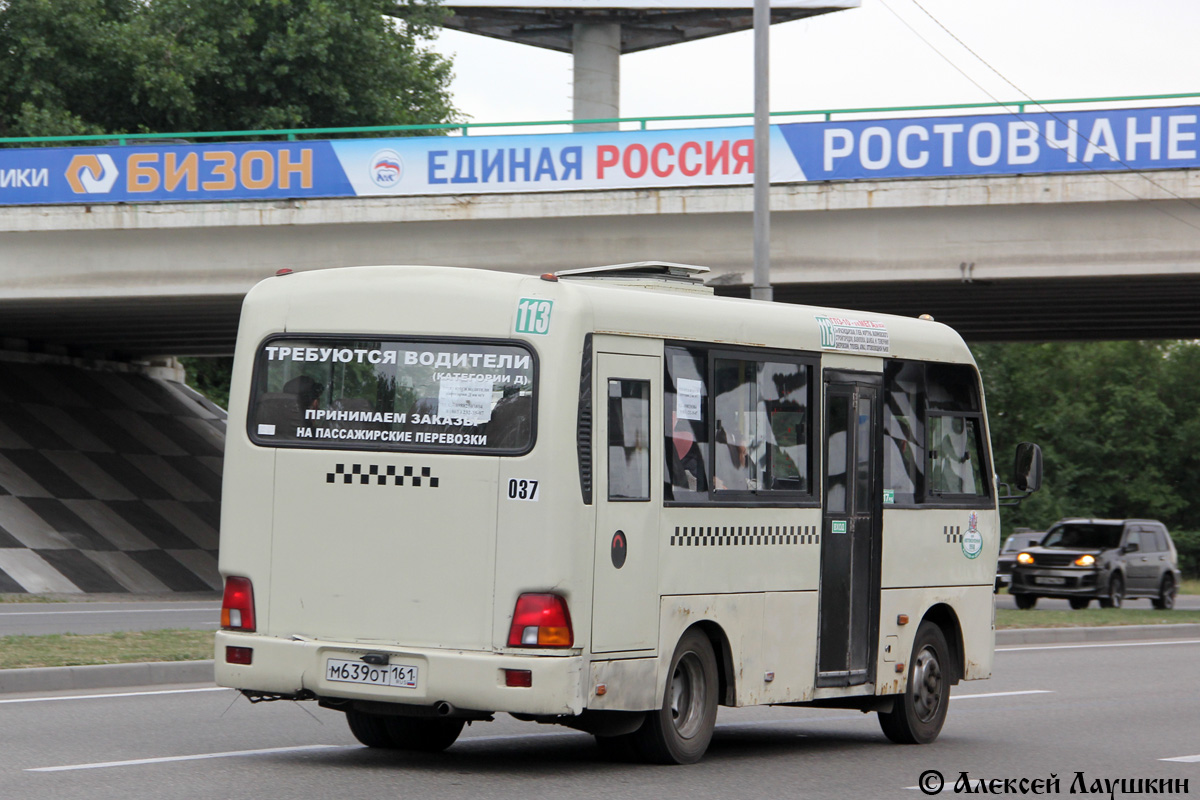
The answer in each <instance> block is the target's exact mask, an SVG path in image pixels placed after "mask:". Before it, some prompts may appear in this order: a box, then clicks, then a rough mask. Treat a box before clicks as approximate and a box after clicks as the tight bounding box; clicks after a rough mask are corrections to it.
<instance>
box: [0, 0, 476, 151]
mask: <svg viewBox="0 0 1200 800" xmlns="http://www.w3.org/2000/svg"><path fill="white" fill-rule="evenodd" d="M395 8H396V6H395V3H394V2H393V0H204V2H196V1H195V0H0V135H3V136H47V135H68V134H91V133H114V134H115V133H141V132H163V133H166V132H172V131H178V132H185V131H206V130H263V129H271V128H298V127H349V126H368V125H404V124H415V123H436V122H449V121H452V120H453V119H454V118H455V117H456V114H457V112H456V111H455V109H454V107H453V106H452V104H451V102H450V97H449V89H448V87H449V82H450V77H451V72H450V63H449V61H447V60H446V59H445V58H443V57H441V56H440V55H438V54H437V53H435V52H433V51H432V50H429V49H428V48H426V47H423V46H422V41H423V40H426V39H428V38H429V37H431V36H432V35H433V34H434V32H435V29H436V25H437V24H438V22H439V21H440V19H441V18H442V13H443V12H442V10H441V9H440V8H439V7H438V6H436V5H431V4H424V3H423V4H419V5H418V4H414V5H412V6H410V7H408V9H407V13H406V17H405V19H404V21H403V22H399V21H397V20H395V19H394V18H392V17H388V16H385V14H384V12H385V10H386V11H394V10H395Z"/></svg>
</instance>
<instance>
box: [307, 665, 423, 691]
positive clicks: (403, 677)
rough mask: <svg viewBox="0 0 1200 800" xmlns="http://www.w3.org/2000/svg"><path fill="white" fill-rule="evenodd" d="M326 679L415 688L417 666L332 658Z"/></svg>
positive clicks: (327, 666)
mask: <svg viewBox="0 0 1200 800" xmlns="http://www.w3.org/2000/svg"><path fill="white" fill-rule="evenodd" d="M325 680H329V681H340V682H342V683H365V684H368V685H371V686H398V687H400V688H401V689H415V688H417V668H416V667H413V666H409V665H408V664H385V665H382V666H376V665H374V664H367V663H364V662H362V661H345V660H343V659H340V658H331V659H329V660H328V661H326V662H325Z"/></svg>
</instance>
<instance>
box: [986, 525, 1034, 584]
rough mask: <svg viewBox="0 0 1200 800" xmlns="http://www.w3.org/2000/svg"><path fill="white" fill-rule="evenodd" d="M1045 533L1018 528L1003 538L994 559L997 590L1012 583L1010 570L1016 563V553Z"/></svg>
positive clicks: (1031, 545) (1032, 543) (1029, 545)
mask: <svg viewBox="0 0 1200 800" xmlns="http://www.w3.org/2000/svg"><path fill="white" fill-rule="evenodd" d="M1045 535H1046V534H1045V533H1044V532H1043V531H1031V530H1029V529H1028V528H1018V529H1017V530H1015V531H1013V532H1012V534H1010V535H1009V537H1008V538H1007V539H1005V540H1004V547H1002V548H1000V556H999V558H997V559H996V591H997V592H998V591H1000V590H1001V589H1003V588H1004V587H1005V586H1008V585H1009V584H1010V583H1012V571H1013V565H1015V564H1016V563H1017V553H1020V552H1021V551H1022V550H1024V549H1025V548H1027V547H1034V546H1036V545H1037V544H1038V543H1039V542H1040V541H1041V540H1042V537H1043V536H1045Z"/></svg>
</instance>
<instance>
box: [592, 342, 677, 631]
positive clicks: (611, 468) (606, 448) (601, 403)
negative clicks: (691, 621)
mask: <svg viewBox="0 0 1200 800" xmlns="http://www.w3.org/2000/svg"><path fill="white" fill-rule="evenodd" d="M596 376H597V377H596V387H595V395H594V396H595V398H596V402H595V403H594V411H593V415H594V418H595V437H594V439H593V441H592V451H593V452H594V453H595V465H596V466H595V469H596V472H595V482H594V484H595V487H596V495H595V497H596V499H595V503H596V553H595V556H596V557H595V562H594V564H595V566H594V575H593V584H592V652H593V653H612V652H618V651H626V650H652V649H654V648H655V647H657V646H658V511H659V508H660V507H661V506H662V475H661V464H662V460H663V458H662V455H661V454H660V453H659V451H658V448H660V447H662V440H663V439H662V437H663V433H662V414H663V412H662V408H660V404H661V403H662V399H661V398H662V385H661V382H662V364H661V361H660V359H659V358H658V357H656V356H633V355H616V354H612V353H598V354H597V358H596Z"/></svg>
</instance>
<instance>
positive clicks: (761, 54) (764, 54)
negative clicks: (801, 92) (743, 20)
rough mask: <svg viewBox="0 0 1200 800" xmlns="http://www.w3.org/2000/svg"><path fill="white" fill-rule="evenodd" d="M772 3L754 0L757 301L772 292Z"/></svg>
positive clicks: (753, 288) (754, 294) (753, 289)
mask: <svg viewBox="0 0 1200 800" xmlns="http://www.w3.org/2000/svg"><path fill="white" fill-rule="evenodd" d="M770 43H771V7H770V0H754V284H753V285H752V286H751V288H750V297H751V298H752V299H754V300H767V301H770V300H771V299H772V298H773V292H772V290H771V118H770Z"/></svg>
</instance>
